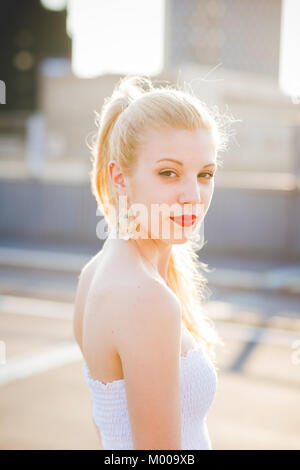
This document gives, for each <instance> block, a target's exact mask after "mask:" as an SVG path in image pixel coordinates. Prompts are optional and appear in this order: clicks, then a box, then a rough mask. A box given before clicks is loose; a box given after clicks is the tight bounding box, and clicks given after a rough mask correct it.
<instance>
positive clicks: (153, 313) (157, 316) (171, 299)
mask: <svg viewBox="0 0 300 470" xmlns="http://www.w3.org/2000/svg"><path fill="white" fill-rule="evenodd" d="M112 289H113V287H112ZM115 294H116V292H115ZM111 299H113V300H112V309H113V310H114V311H116V308H117V311H118V331H119V333H120V335H119V337H118V346H119V352H120V353H121V352H122V350H123V351H124V348H126V345H127V344H128V342H130V340H133V339H134V338H136V335H137V334H141V333H142V332H145V333H146V332H149V331H150V329H152V330H155V329H156V328H160V327H161V326H162V325H166V324H169V323H173V324H178V323H180V322H181V308H180V303H179V301H178V299H177V297H176V295H175V294H174V293H173V292H172V290H171V289H169V288H168V287H167V286H165V285H164V284H163V283H160V282H158V281H157V280H154V279H150V278H139V279H134V278H133V279H130V281H129V282H126V283H125V284H124V283H122V284H120V285H119V288H118V289H117V295H115V296H114V297H113V296H112V295H111ZM128 325H130V328H128ZM141 330H142V331H141ZM167 335H168V333H167V332H166V331H162V333H161V337H162V338H166V337H167ZM157 339H158V338H157ZM135 342H136V339H135Z"/></svg>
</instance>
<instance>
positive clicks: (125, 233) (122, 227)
mask: <svg viewBox="0 0 300 470" xmlns="http://www.w3.org/2000/svg"><path fill="white" fill-rule="evenodd" d="M138 225H139V222H138V221H137V220H136V217H134V216H133V215H131V214H130V212H129V211H128V210H127V209H126V208H122V209H121V211H120V213H119V221H118V228H119V237H120V238H122V240H129V239H130V238H136V237H137V231H136V229H137V227H138Z"/></svg>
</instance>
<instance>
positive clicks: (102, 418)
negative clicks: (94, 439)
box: [83, 344, 218, 450]
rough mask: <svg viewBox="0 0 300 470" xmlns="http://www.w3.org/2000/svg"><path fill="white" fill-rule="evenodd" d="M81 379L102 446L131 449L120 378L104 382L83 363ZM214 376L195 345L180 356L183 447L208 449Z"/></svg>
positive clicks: (105, 447)
mask: <svg viewBox="0 0 300 470" xmlns="http://www.w3.org/2000/svg"><path fill="white" fill-rule="evenodd" d="M83 372H84V377H85V381H86V383H87V384H88V386H89V389H90V392H91V396H92V410H93V411H92V413H93V418H94V421H95V423H96V425H97V427H98V428H99V431H100V434H101V439H102V444H103V448H104V449H105V450H106V449H109V450H123V449H126V450H133V449H134V448H133V442H132V435H131V428H130V421H129V415H128V408H127V400H126V389H125V381H124V379H119V380H114V381H112V382H108V383H106V384H104V383H102V382H101V381H100V380H96V379H93V378H92V377H91V375H90V372H89V369H88V366H87V364H86V363H85V362H84V364H83ZM217 385H218V379H217V374H216V370H215V367H214V365H213V363H212V361H211V360H210V358H209V357H208V355H207V354H206V352H205V351H204V349H203V347H201V346H200V344H199V345H197V347H196V348H194V349H190V350H189V351H188V353H187V354H186V355H185V356H181V363H180V399H181V444H182V449H183V450H211V449H212V445H211V440H210V436H209V433H208V429H207V424H206V415H207V412H208V410H209V408H210V407H211V405H212V403H213V401H214V398H215V395H216V391H217Z"/></svg>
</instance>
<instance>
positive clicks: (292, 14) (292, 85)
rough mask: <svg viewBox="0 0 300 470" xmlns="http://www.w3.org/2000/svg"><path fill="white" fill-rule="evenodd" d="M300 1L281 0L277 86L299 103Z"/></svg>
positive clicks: (294, 101)
mask: <svg viewBox="0 0 300 470" xmlns="http://www.w3.org/2000/svg"><path fill="white" fill-rule="evenodd" d="M299 23H300V2H299V0H283V2H282V13H281V31H280V61H279V62H280V65H279V87H280V89H281V90H282V92H283V93H285V94H286V95H289V96H291V98H292V101H293V103H294V104H300V28H299Z"/></svg>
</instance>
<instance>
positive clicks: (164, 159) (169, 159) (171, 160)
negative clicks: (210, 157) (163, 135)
mask: <svg viewBox="0 0 300 470" xmlns="http://www.w3.org/2000/svg"><path fill="white" fill-rule="evenodd" d="M162 161H169V162H174V163H177V165H181V166H184V164H183V163H182V162H180V161H179V160H175V159H174V158H161V159H160V160H157V162H156V163H158V162H162ZM209 166H216V165H215V163H208V164H207V165H204V167H203V168H207V167H209Z"/></svg>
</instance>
